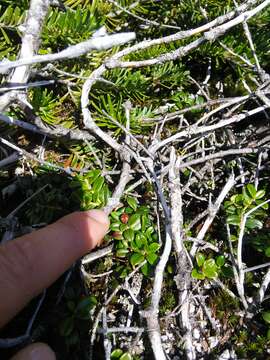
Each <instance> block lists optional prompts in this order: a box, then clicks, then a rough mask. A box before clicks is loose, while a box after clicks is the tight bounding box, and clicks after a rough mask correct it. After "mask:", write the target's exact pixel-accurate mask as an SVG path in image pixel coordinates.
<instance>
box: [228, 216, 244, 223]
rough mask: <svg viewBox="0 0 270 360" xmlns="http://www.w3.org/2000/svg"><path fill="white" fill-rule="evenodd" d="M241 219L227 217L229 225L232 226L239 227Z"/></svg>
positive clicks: (238, 217)
mask: <svg viewBox="0 0 270 360" xmlns="http://www.w3.org/2000/svg"><path fill="white" fill-rule="evenodd" d="M240 221H241V218H240V216H239V215H230V216H228V217H227V223H228V224H230V225H239V224H240Z"/></svg>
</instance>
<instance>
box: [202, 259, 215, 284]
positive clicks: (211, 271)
mask: <svg viewBox="0 0 270 360" xmlns="http://www.w3.org/2000/svg"><path fill="white" fill-rule="evenodd" d="M202 272H203V273H204V275H205V276H206V277H208V278H210V279H213V278H215V277H217V275H218V274H217V265H216V262H215V260H214V259H208V260H206V261H205V262H204V264H203V268H202Z"/></svg>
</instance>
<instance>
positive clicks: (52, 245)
mask: <svg viewBox="0 0 270 360" xmlns="http://www.w3.org/2000/svg"><path fill="white" fill-rule="evenodd" d="M108 228H109V220H108V217H107V216H106V215H105V214H104V213H103V212H102V211H100V210H90V211H85V212H75V213H73V214H70V215H67V216H65V217H63V218H61V219H60V220H58V221H57V222H55V223H54V224H52V225H49V226H47V227H45V228H43V229H41V230H38V231H35V232H33V233H31V234H28V235H25V236H22V237H20V238H17V239H15V240H12V241H10V242H7V243H6V244H4V245H1V246H0V328H1V327H2V326H4V325H5V324H6V323H7V322H8V321H9V320H10V319H11V318H12V317H13V316H15V315H16V314H17V313H18V312H19V311H20V310H21V309H22V308H23V307H24V306H25V305H27V303H28V302H29V301H30V300H31V299H32V298H33V297H35V296H37V295H38V294H40V293H41V292H42V290H43V289H45V288H47V287H48V286H50V285H51V284H52V283H53V282H54V281H55V280H56V279H57V278H58V277H59V276H60V275H61V274H63V273H64V272H65V271H66V270H67V269H68V268H69V267H70V266H71V265H72V264H73V263H74V262H75V261H76V260H77V259H79V258H80V257H81V256H83V255H84V254H86V253H87V252H89V251H90V250H91V249H93V248H94V247H95V246H96V245H98V244H100V242H101V241H102V239H103V237H104V235H105V234H106V232H107V230H108ZM12 359H13V360H15V359H16V360H26V359H27V360H30V359H31V360H32V359H33V360H34V359H35V360H36V359H38V360H43V359H44V360H45V359H46V360H51V359H55V355H54V353H53V352H52V350H51V349H50V348H49V347H48V346H47V345H45V344H33V345H30V346H28V347H27V348H25V349H23V350H22V351H21V352H20V353H18V354H17V355H15V357H13V358H12Z"/></svg>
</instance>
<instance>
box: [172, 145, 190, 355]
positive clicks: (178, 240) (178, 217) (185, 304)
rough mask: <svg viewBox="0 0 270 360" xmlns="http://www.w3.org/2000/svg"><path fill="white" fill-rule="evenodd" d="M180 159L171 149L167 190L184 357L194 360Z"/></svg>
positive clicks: (188, 265) (188, 264)
mask: <svg viewBox="0 0 270 360" xmlns="http://www.w3.org/2000/svg"><path fill="white" fill-rule="evenodd" d="M179 162H180V159H179V158H178V159H176V155H175V149H174V148H173V147H172V148H171V154H170V169H169V189H170V202H171V219H170V220H171V236H172V242H173V247H174V250H175V252H176V257H177V272H176V276H175V282H176V286H177V289H178V292H179V295H178V299H179V300H178V301H179V306H181V308H182V310H181V312H180V323H181V327H182V329H181V330H182V331H183V333H184V341H185V351H186V357H187V359H189V360H194V359H196V352H195V349H194V346H193V343H192V325H191V323H190V312H189V307H190V304H189V294H188V291H189V290H188V289H189V287H190V283H191V276H190V270H191V269H190V268H191V266H190V263H189V260H188V257H187V253H186V249H185V246H184V241H183V239H184V236H183V235H184V232H183V223H184V220H183V212H182V206H183V202H182V194H181V184H180V171H179Z"/></svg>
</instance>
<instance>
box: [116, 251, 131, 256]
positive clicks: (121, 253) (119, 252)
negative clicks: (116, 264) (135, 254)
mask: <svg viewBox="0 0 270 360" xmlns="http://www.w3.org/2000/svg"><path fill="white" fill-rule="evenodd" d="M127 254H129V250H128V249H119V250H117V251H116V256H118V257H126V256H127Z"/></svg>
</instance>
